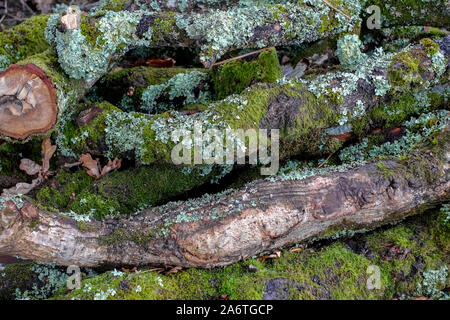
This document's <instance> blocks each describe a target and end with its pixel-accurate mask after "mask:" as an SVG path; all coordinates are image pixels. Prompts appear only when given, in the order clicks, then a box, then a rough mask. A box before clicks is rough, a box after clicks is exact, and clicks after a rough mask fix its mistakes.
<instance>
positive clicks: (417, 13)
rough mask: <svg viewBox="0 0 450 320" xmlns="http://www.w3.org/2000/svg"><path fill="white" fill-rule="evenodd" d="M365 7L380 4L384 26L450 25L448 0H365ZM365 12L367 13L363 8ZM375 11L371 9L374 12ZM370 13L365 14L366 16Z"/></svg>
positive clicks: (371, 12)
mask: <svg viewBox="0 0 450 320" xmlns="http://www.w3.org/2000/svg"><path fill="white" fill-rule="evenodd" d="M363 2H364V7H365V8H369V6H373V5H374V6H378V8H380V11H381V23H382V26H385V27H388V26H406V25H416V26H420V25H423V26H437V27H448V26H449V25H450V7H449V5H448V1H446V0H435V1H429V0H412V1H409V0H408V1H405V0H387V1H386V0H364V1H363ZM363 13H366V12H365V10H363ZM374 13H375V11H373V10H372V11H370V14H374ZM370 14H367V15H366V14H364V16H365V17H368V16H370Z"/></svg>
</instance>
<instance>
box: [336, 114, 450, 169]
mask: <svg viewBox="0 0 450 320" xmlns="http://www.w3.org/2000/svg"><path fill="white" fill-rule="evenodd" d="M449 121H450V113H449V111H447V110H441V111H439V112H437V113H424V114H422V115H420V116H419V117H418V118H414V117H413V118H411V119H410V120H408V121H406V122H405V123H404V127H405V128H406V131H405V134H404V135H403V136H402V137H401V138H400V139H398V140H395V141H393V142H386V143H384V144H382V145H381V146H377V145H374V146H371V147H369V144H368V139H367V138H365V139H364V140H363V141H362V142H361V143H359V144H355V145H352V146H350V147H347V148H345V149H343V150H342V151H341V152H340V153H339V158H340V159H341V161H343V162H344V163H353V162H355V161H358V162H365V161H368V160H370V159H373V158H376V157H380V156H394V157H401V156H405V155H407V154H408V153H409V152H410V151H411V150H413V149H414V147H416V146H417V145H418V144H419V143H421V142H424V141H425V139H426V138H427V137H429V136H431V135H433V134H434V133H436V132H439V131H440V130H442V129H443V128H444V127H445V126H446V125H447V124H448V122H449Z"/></svg>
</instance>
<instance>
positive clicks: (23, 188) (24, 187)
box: [1, 178, 42, 197]
mask: <svg viewBox="0 0 450 320" xmlns="http://www.w3.org/2000/svg"><path fill="white" fill-rule="evenodd" d="M41 182H42V179H40V178H37V179H34V180H33V181H32V182H31V183H26V182H20V183H18V184H16V185H15V186H14V187H12V188H9V189H4V190H3V192H2V195H1V196H2V197H11V196H16V195H19V194H22V195H25V194H27V193H28V192H30V191H31V190H33V189H34V188H36V186H37V185H39V184H40V183H41Z"/></svg>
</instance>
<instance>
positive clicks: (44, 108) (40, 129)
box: [0, 64, 58, 140]
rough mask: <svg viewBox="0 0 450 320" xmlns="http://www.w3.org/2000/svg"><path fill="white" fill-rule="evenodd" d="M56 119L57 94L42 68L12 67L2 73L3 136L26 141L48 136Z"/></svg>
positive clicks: (0, 130) (0, 116)
mask: <svg viewBox="0 0 450 320" xmlns="http://www.w3.org/2000/svg"><path fill="white" fill-rule="evenodd" d="M57 116H58V106H57V105H56V90H55V88H54V86H53V84H52V81H51V79H50V78H49V77H47V76H46V75H45V73H44V72H43V71H42V70H41V69H40V68H39V67H37V66H36V65H34V64H27V65H25V66H19V65H11V66H10V67H9V68H8V69H6V70H5V71H3V72H2V73H0V135H4V136H6V137H9V138H12V139H17V140H24V139H27V138H28V137H30V136H31V135H34V134H41V133H46V132H47V131H49V130H50V129H51V128H52V127H53V126H54V125H55V123H56V120H57Z"/></svg>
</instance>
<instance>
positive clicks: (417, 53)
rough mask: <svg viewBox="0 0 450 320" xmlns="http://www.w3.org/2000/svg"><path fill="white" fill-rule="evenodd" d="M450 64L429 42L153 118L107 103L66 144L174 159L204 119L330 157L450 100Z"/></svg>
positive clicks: (145, 158) (284, 149)
mask: <svg viewBox="0 0 450 320" xmlns="http://www.w3.org/2000/svg"><path fill="white" fill-rule="evenodd" d="M446 68H447V60H446V58H445V56H444V55H443V54H442V53H441V52H440V51H439V48H438V46H437V44H436V43H434V42H433V41H431V40H429V41H424V42H423V44H419V45H415V46H412V47H410V48H408V49H407V50H405V51H402V52H400V53H397V54H384V53H380V52H378V53H375V54H373V55H372V56H368V57H365V58H364V61H363V62H361V64H360V65H359V66H358V69H357V70H356V71H354V72H352V73H349V72H330V73H328V74H325V75H322V76H319V77H316V78H312V79H311V80H299V81H295V80H292V81H283V80H282V81H280V82H279V83H277V84H256V85H253V86H252V87H250V88H248V89H247V90H244V92H242V93H241V94H240V95H232V96H230V97H228V98H226V99H224V100H221V101H217V102H213V103H211V104H209V105H208V106H206V107H205V106H203V107H202V108H201V109H202V110H203V112H199V113H195V114H193V115H186V114H182V113H179V112H176V111H168V112H165V113H164V114H159V115H152V116H147V115H145V114H142V113H124V112H121V111H120V110H118V109H116V108H109V111H106V112H104V113H103V117H102V118H99V119H103V120H98V121H96V122H93V123H92V125H87V126H84V127H80V128H78V129H77V128H76V127H77V125H76V124H72V125H71V126H70V125H69V127H68V129H70V128H72V129H71V130H68V131H67V137H65V141H66V144H65V148H66V149H73V150H76V151H78V152H83V150H86V149H84V148H85V145H84V144H83V143H84V141H87V139H88V138H89V137H90V135H91V132H92V133H94V132H95V136H91V137H92V138H93V139H94V141H95V142H96V143H97V144H98V145H101V146H102V148H103V149H102V150H101V152H103V153H104V154H106V155H108V156H110V157H115V156H117V157H124V156H130V154H131V155H133V157H134V158H135V159H136V160H137V162H138V163H141V164H151V163H154V162H163V163H164V162H165V163H172V159H171V150H172V149H173V147H174V146H175V143H174V142H173V141H172V140H171V133H172V131H174V130H176V129H186V130H190V131H193V125H194V123H195V122H201V123H202V125H203V126H204V128H205V130H206V129H208V128H216V129H219V130H221V131H223V130H226V129H227V128H230V129H244V130H247V129H256V130H257V129H259V128H263V129H269V130H270V129H279V130H280V138H281V142H280V147H281V150H280V153H281V157H282V158H288V157H290V156H293V155H298V154H304V153H307V154H309V155H315V156H320V155H323V154H327V155H328V154H330V153H333V152H335V151H337V150H338V149H339V148H340V147H341V146H342V143H343V141H345V140H346V139H343V137H345V136H348V135H349V134H352V133H353V134H355V135H356V136H358V137H361V138H362V137H364V136H365V135H367V134H368V133H370V131H371V130H373V129H377V128H380V127H394V126H398V125H400V124H401V123H402V122H403V121H405V120H407V119H408V117H410V116H413V115H418V114H420V113H422V112H423V111H427V110H432V109H433V108H438V107H440V106H441V105H442V104H443V103H444V101H446V99H447V98H446V97H448V87H447V85H443V86H440V85H439V83H440V81H441V77H442V76H443V74H444V72H445V70H446ZM433 87H435V88H433ZM96 126H98V128H97V127H96ZM74 128H75V129H74ZM130 132H133V134H131V135H130ZM103 133H104V134H103ZM94 149H95V147H94Z"/></svg>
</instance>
